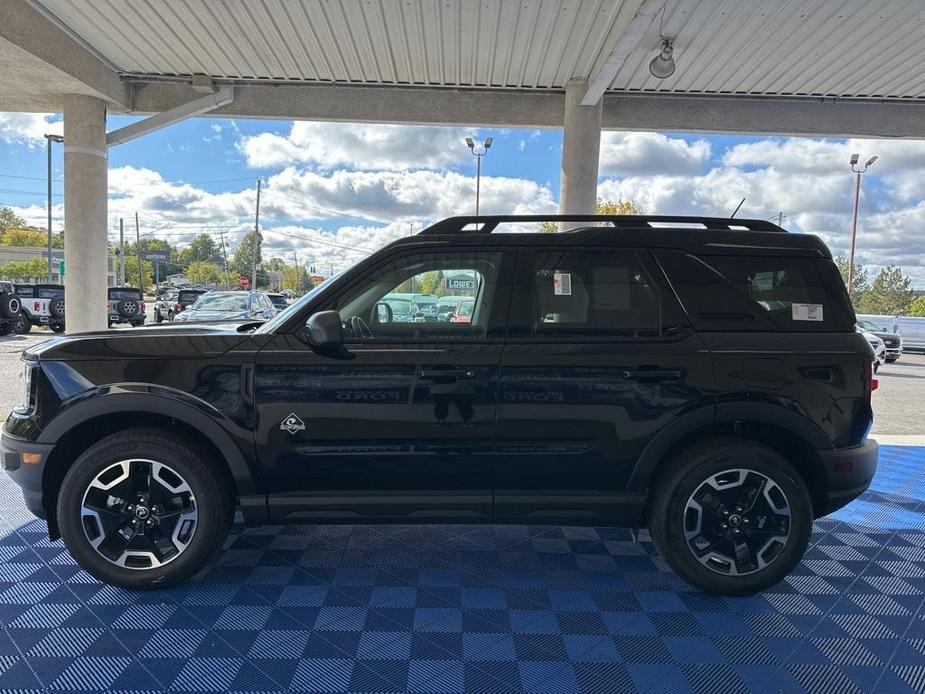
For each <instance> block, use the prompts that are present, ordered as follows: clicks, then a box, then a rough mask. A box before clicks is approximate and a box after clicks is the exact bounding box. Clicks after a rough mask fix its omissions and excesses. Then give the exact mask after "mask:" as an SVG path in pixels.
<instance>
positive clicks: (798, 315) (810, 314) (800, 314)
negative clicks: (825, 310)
mask: <svg viewBox="0 0 925 694" xmlns="http://www.w3.org/2000/svg"><path fill="white" fill-rule="evenodd" d="M790 310H791V312H792V316H793V320H810V321H821V320H822V304H791V305H790Z"/></svg>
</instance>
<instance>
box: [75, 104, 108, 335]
mask: <svg viewBox="0 0 925 694" xmlns="http://www.w3.org/2000/svg"><path fill="white" fill-rule="evenodd" d="M106 179H107V154H106V104H105V102H103V101H101V100H99V99H96V98H94V97H91V96H78V95H69V96H67V97H65V100H64V263H65V265H64V270H65V273H64V301H65V323H66V325H67V332H69V333H76V332H85V331H88V330H105V329H106V325H107V316H106V276H107V258H108V255H109V248H108V243H107V217H106V210H107V194H108V192H107V181H106Z"/></svg>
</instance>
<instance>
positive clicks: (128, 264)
mask: <svg viewBox="0 0 925 694" xmlns="http://www.w3.org/2000/svg"><path fill="white" fill-rule="evenodd" d="M122 261H123V258H120V257H118V256H116V262H115V264H114V267H113V269H114V270H115V273H116V277H119V276H120V269H121V266H122ZM124 261H125V284H126V286H129V287H140V288H141V291H142V292H146V291H148V289H150V288H151V287H152V286H153V285H154V265H152V264H151V263H150V262H149V261H147V260H142V261H141V283H140V284H139V282H138V257H137V256H136V255H134V254H129V253H126V254H125V258H124Z"/></svg>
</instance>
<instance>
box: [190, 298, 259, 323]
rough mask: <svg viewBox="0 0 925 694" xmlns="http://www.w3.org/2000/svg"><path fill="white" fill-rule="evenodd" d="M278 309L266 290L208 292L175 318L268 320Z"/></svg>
mask: <svg viewBox="0 0 925 694" xmlns="http://www.w3.org/2000/svg"><path fill="white" fill-rule="evenodd" d="M275 315H276V309H275V308H273V304H272V303H271V302H270V299H269V297H267V295H266V294H265V293H264V292H256V291H249V292H248V291H244V292H242V291H228V292H208V293H207V294H203V295H202V296H200V297H199V298H198V299H197V300H196V302H195V303H194V304H193V305H192V306H190V307H189V308H188V309H185V310H184V311H183V312H182V313H180V314H179V315H177V316H176V317H175V318H174V321H175V322H176V321H179V322H182V323H228V322H232V321H238V322H240V321H252V320H267V319H268V318H272V317H273V316H275Z"/></svg>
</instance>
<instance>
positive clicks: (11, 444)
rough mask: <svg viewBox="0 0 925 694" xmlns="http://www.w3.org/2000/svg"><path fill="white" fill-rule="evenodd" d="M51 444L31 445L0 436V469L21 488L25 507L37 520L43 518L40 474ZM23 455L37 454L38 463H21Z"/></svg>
mask: <svg viewBox="0 0 925 694" xmlns="http://www.w3.org/2000/svg"><path fill="white" fill-rule="evenodd" d="M52 448H53V446H52V445H51V444H43V443H33V442H32V441H25V440H23V439H16V438H13V437H11V436H7V435H6V434H3V435H2V436H0V467H2V468H3V470H4V471H5V472H6V473H7V474H8V475H9V476H10V478H12V480H13V481H14V482H15V483H16V484H18V485H19V486H20V488H22V496H23V499H24V500H25V502H26V507H27V508H28V509H29V511H31V512H32V513H33V514H34V515H36V516H38V517H39V518H45V507H44V505H43V503H42V473H43V471H44V470H45V461H46V460H48V456H49V454H50V453H51V450H52ZM23 453H38V454H39V455H41V460H40V462H38V463H23V462H22V454H23Z"/></svg>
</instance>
